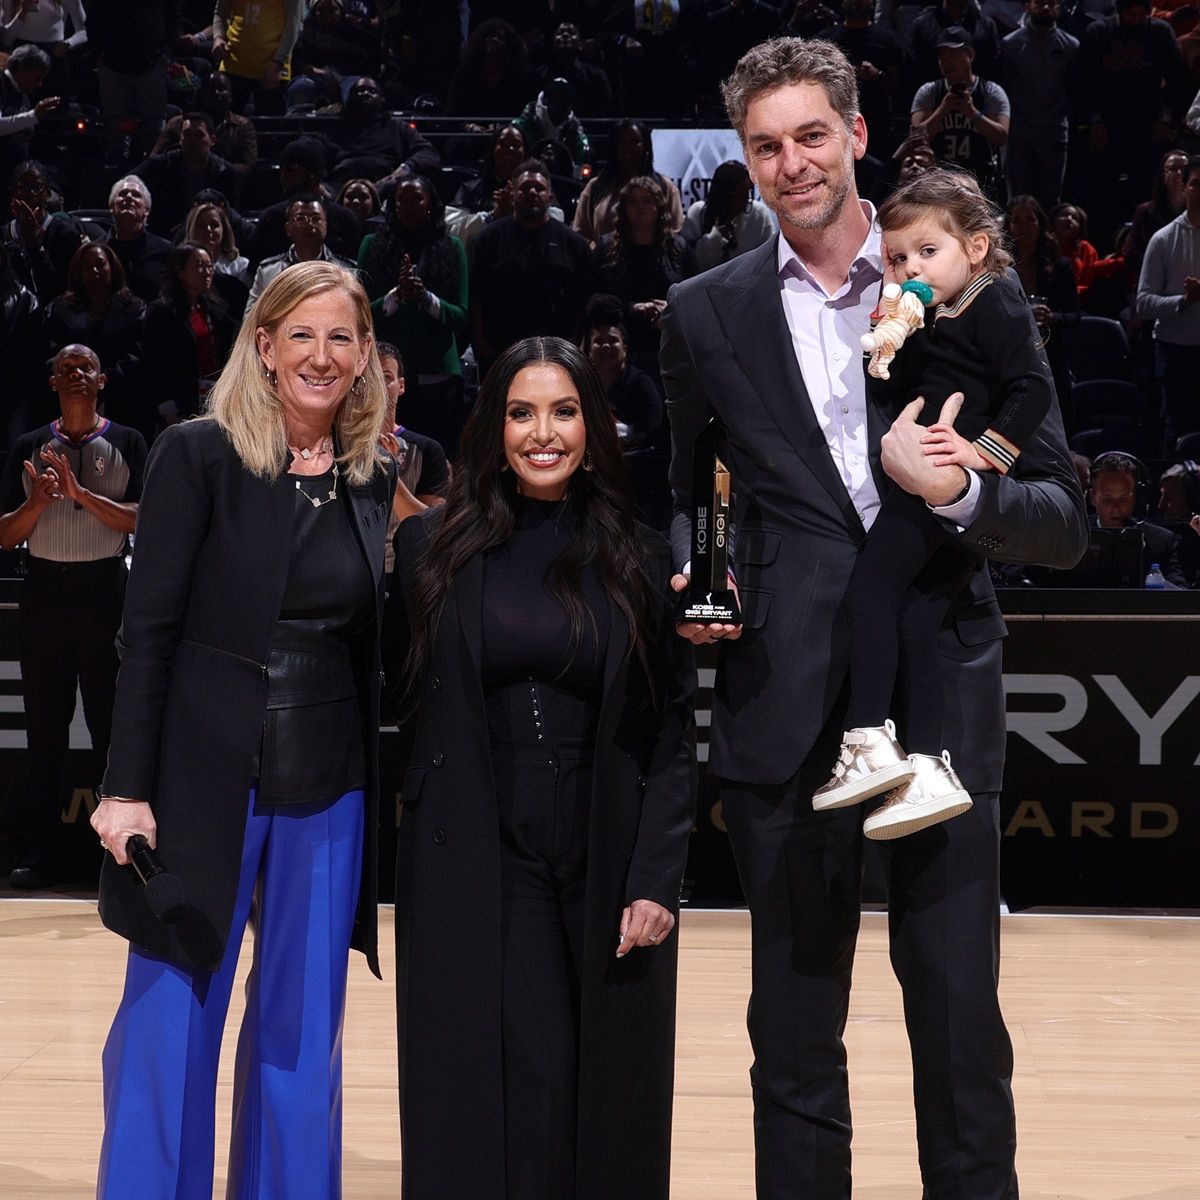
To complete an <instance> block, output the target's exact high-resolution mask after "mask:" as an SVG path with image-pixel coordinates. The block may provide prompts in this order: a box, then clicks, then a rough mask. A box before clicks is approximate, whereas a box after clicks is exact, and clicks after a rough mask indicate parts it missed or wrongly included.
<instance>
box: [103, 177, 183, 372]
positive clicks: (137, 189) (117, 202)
mask: <svg viewBox="0 0 1200 1200" xmlns="http://www.w3.org/2000/svg"><path fill="white" fill-rule="evenodd" d="M150 208H151V196H150V189H149V188H148V187H147V186H146V184H145V183H144V182H143V180H142V179H141V178H140V177H139V176H137V175H126V176H125V177H124V178H122V179H118V180H117V182H116V183H114V184H113V185H112V187H111V188H110V189H109V192H108V211H109V212H110V213H112V220H113V223H112V228H111V229H110V230H109V231H108V232H107V233H106V234H105V236H104V241H105V242H106V243H107V244H108V245H109V246H110V247H111V248H112V251H113V253H114V254H115V255H116V256H117V258H118V259H120V262H121V266H122V267H123V268H124V269H125V281H126V283H128V285H129V290H130V291H132V292H133V293H134V295H136V296H140V297H141V298H142V300H144V301H145V302H146V303H149V302H150V301H151V300H153V299H154V298H155V297H156V296H157V295H158V294H159V292H161V291H162V282H163V277H164V276H165V274H166V269H167V254H168V253H169V252H170V249H171V243H170V242H168V241H167V240H166V238H161V237H159V236H158V235H157V234H155V233H151V232H150V231H149V230H148V229H147V228H146V220H147V218H148V217H149V216H150ZM86 344H87V345H89V346H90V345H91V343H90V342H87V343H86ZM93 348H94V347H93ZM100 361H101V362H103V363H107V364H108V371H107V374H108V376H109V383H110V385H111V382H112V374H113V371H112V357H111V356H110V355H107V354H103V353H101V354H100Z"/></svg>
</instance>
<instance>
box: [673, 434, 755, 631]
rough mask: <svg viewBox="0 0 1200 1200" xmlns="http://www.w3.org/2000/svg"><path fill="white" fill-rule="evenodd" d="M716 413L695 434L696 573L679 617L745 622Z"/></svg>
mask: <svg viewBox="0 0 1200 1200" xmlns="http://www.w3.org/2000/svg"><path fill="white" fill-rule="evenodd" d="M716 433H717V422H716V419H715V418H714V419H713V420H712V421H709V423H708V424H707V425H706V426H705V428H704V431H703V433H701V434H700V436H699V437H698V438H697V439H696V451H695V458H694V459H693V463H692V579H691V583H690V584H689V585H688V587H687V588H685V589H684V591H682V592H681V593H680V594H679V600H678V603H677V606H676V610H675V619H676V620H677V621H691V622H696V623H698V624H702V625H740V624H741V623H742V611H741V609H740V608H739V607H738V602H737V595H736V594H735V593H734V591H733V589H732V588H731V587H730V586H729V533H730V526H731V524H732V520H733V510H732V508H731V506H730V496H729V483H730V481H729V468H728V467H726V465H725V464H724V463H723V462H722V461H721V459H720V457H719V455H718V454H717V452H716Z"/></svg>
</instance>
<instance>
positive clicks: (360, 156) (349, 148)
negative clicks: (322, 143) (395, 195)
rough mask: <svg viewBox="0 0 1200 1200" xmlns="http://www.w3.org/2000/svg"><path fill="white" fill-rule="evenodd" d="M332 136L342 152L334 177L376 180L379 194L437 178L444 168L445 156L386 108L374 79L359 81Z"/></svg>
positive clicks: (411, 126) (409, 123) (337, 178)
mask: <svg viewBox="0 0 1200 1200" xmlns="http://www.w3.org/2000/svg"><path fill="white" fill-rule="evenodd" d="M329 136H330V139H331V140H332V141H333V142H335V143H336V144H337V145H338V146H339V147H340V148H341V156H340V157H339V158H338V160H337V164H336V165H335V167H334V168H333V170H332V171H331V172H330V177H331V178H332V179H335V180H337V181H339V182H345V181H346V180H347V179H355V178H357V177H358V176H360V175H361V176H363V177H364V178H366V179H372V180H374V181H375V186H376V187H377V188H379V191H380V195H385V194H386V193H387V192H390V190H391V188H392V186H394V184H395V183H396V181H397V180H398V179H401V178H403V177H404V176H405V175H425V176H428V177H429V178H430V179H432V178H433V177H434V176H436V175H437V173H438V171H439V170H440V169H441V165H442V160H441V156H440V155H439V154H438V152H437V151H436V150H435V149H434V148H433V147H432V146H431V145H430V144H429V142H428V140H427V139H426V138H425V137H424V136H423V135H422V134H421V133H419V132H418V131H417V129H416V127H415V126H414V125H413V124H412V122H411V121H408V120H406V119H405V118H404V117H394V116H392V114H391V113H389V112H388V111H387V110H386V109H385V108H384V106H383V93H382V92H381V91H380V90H379V84H378V83H376V82H375V80H374V79H372V78H371V76H369V75H364V76H362V78H361V79H357V80H355V82H354V86H353V87H352V88H351V89H350V97H349V99H348V100H347V101H346V106H345V108H344V109H343V110H342V115H341V118H340V119H339V120H338V122H337V124H336V125H335V126H334V127H333V129H332V130H331V132H330V135H329Z"/></svg>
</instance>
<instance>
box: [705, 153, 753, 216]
mask: <svg viewBox="0 0 1200 1200" xmlns="http://www.w3.org/2000/svg"><path fill="white" fill-rule="evenodd" d="M749 178H750V172H749V171H747V170H746V164H745V163H744V162H739V161H738V160H737V159H733V158H731V159H730V160H729V161H728V162H723V163H721V165H720V166H718V167H717V169H716V170H715V171H714V172H713V177H712V183H711V184H710V185H709V188H708V195H707V196H706V197H705V199H704V220H703V221H702V222H701V231H702V232H703V233H708V231H709V230H710V229H712V227H713V226H714V225H716V224H717V222H718V221H732V220H733V219H734V217H740V216H741V215H742V214H741V213H740V212H734V211H733V196H734V193H735V192H736V191H737V188H738V184H740V183H744V182H745V181H746V180H747V179H749ZM743 211H744V210H743Z"/></svg>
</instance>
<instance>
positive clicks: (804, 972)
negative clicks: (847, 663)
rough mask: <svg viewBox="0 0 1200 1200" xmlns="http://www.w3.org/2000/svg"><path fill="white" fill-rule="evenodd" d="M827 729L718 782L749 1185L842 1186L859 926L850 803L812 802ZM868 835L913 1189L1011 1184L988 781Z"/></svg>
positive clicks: (860, 848) (1002, 1189)
mask: <svg viewBox="0 0 1200 1200" xmlns="http://www.w3.org/2000/svg"><path fill="white" fill-rule="evenodd" d="M840 740H841V724H840V723H839V724H838V725H837V726H836V728H834V727H833V725H832V723H831V724H830V726H829V727H827V728H826V730H825V731H824V732H823V733H822V735H821V737H820V738H819V739H818V741H817V743H816V745H815V747H814V749H813V752H812V753H811V754H810V755H809V758H808V761H807V762H806V764H805V766H803V767H802V768H801V770H800V771H799V773H798V774H797V775H796V776H795V777H793V778H792V779H791V780H790V781H788V782H787V783H786V784H783V785H779V786H771V787H768V786H763V785H758V784H747V783H735V782H731V781H722V787H721V797H722V809H723V814H724V819H725V822H726V825H727V827H728V829H729V836H730V841H731V843H732V846H733V852H734V856H735V859H736V861H737V866H738V872H739V874H740V876H741V881H742V886H743V889H744V890H745V894H746V898H747V901H748V902H749V905H750V914H751V924H752V931H753V958H752V971H753V982H752V994H751V1000H750V1008H749V1016H748V1026H749V1031H750V1040H751V1045H752V1047H753V1051H754V1065H753V1067H752V1068H751V1083H752V1087H753V1095H754V1132H755V1147H756V1158H757V1167H756V1170H757V1195H758V1200H849V1197H850V1138H851V1120H850V1101H849V1093H848V1084H847V1071H846V1053H845V1047H844V1044H843V1041H842V1035H843V1032H844V1030H845V1027H846V1018H847V1012H848V1008H849V999H850V980H851V972H852V969H853V964H854V946H855V940H856V936H857V933H858V927H859V913H860V905H861V881H862V873H863V852H864V841H863V837H862V833H861V824H862V818H863V815H864V811H863V809H862V808H861V807H851V808H846V809H835V810H830V811H827V812H822V813H818V812H814V811H813V808H812V793H813V791H814V790H815V789H816V788H817V787H818V786H819V785H820V784H823V783H825V782H826V781H827V779H828V775H829V764H830V763H832V762H833V761H834V760H835V758H836V756H837V750H838V745H839V742H840ZM973 799H974V801H975V807H974V808H973V809H972V810H971V811H970V812H968V813H965V814H963V815H962V816H960V817H956V818H955V819H954V820H952V821H948V822H946V823H944V824H941V825H936V826H933V827H931V828H929V829H926V830H922V831H921V832H920V833H917V834H913V835H910V836H908V837H905V838H900V839H897V840H896V841H893V842H888V843H886V844H880V845H879V846H878V847H877V848H878V849H879V851H880V852H881V853H882V854H883V856H884V876H885V878H886V880H887V884H888V922H889V925H888V928H889V939H890V953H891V961H892V967H893V970H894V971H895V973H896V976H897V979H898V980H899V982H900V985H901V989H902V991H903V996H904V1019H905V1024H906V1027H907V1030H908V1036H909V1042H910V1045H911V1050H912V1059H913V1081H914V1082H913V1088H914V1099H915V1106H916V1115H917V1141H918V1151H919V1157H920V1166H921V1176H922V1179H923V1181H924V1185H925V1195H926V1197H927V1200H1016V1197H1017V1182H1016V1175H1015V1171H1014V1165H1013V1160H1014V1154H1015V1147H1016V1124H1015V1117H1014V1113H1013V1103H1012V1093H1011V1086H1010V1084H1011V1078H1012V1045H1011V1042H1010V1040H1009V1036H1008V1032H1007V1030H1006V1029H1005V1026H1004V1020H1003V1017H1002V1015H1001V1012H1000V1007H999V1004H998V1001H997V997H996V987H997V981H998V975H999V961H1000V946H999V934H1000V916H999V914H1000V896H999V885H998V882H997V881H998V858H999V846H1000V838H999V797H998V796H997V795H996V794H979V795H975V796H974V797H973Z"/></svg>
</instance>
